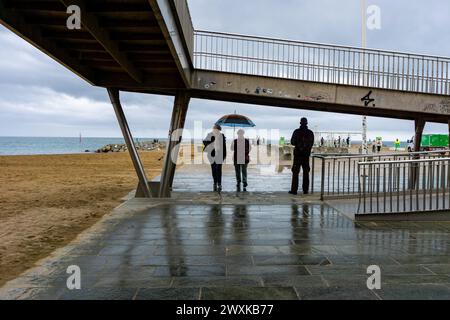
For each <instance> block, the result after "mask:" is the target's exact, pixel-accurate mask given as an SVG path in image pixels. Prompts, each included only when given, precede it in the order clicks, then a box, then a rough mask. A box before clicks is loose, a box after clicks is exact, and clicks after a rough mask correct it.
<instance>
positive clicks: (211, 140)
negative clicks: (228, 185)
mask: <svg viewBox="0 0 450 320" xmlns="http://www.w3.org/2000/svg"><path fill="white" fill-rule="evenodd" d="M221 131H222V127H221V126H219V125H218V124H216V125H214V127H213V131H212V132H210V133H209V134H208V136H207V137H206V139H205V140H204V141H203V145H204V151H205V152H206V153H207V154H208V160H209V163H210V164H211V172H212V177H213V180H214V186H213V190H214V192H219V193H220V192H222V166H223V164H224V163H225V159H226V158H227V147H226V138H225V135H224V134H223V133H222V132H221Z"/></svg>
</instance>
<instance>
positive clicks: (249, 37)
mask: <svg viewBox="0 0 450 320" xmlns="http://www.w3.org/2000/svg"><path fill="white" fill-rule="evenodd" d="M195 34H214V35H218V36H224V37H240V38H247V39H249V40H253V39H258V40H262V41H280V42H288V43H293V44H306V45H311V46H312V47H316V46H323V47H334V48H342V49H355V50H363V51H375V52H379V53H389V54H399V55H401V54H403V55H409V56H418V57H424V58H431V59H450V56H449V57H445V56H436V55H429V54H420V53H413V52H401V51H395V50H382V49H376V48H360V47H352V46H345V45H339V44H328V43H323V42H310V41H299V40H292V39H283V38H270V37H263V36H250V35H243V34H239V33H233V32H227V33H225V32H219V31H207V30H201V29H196V30H195Z"/></svg>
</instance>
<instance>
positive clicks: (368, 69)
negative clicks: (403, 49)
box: [194, 31, 450, 95]
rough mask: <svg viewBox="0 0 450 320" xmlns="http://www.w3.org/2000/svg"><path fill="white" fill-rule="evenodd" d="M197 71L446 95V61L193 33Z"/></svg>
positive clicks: (448, 91) (448, 84) (448, 81)
mask: <svg viewBox="0 0 450 320" xmlns="http://www.w3.org/2000/svg"><path fill="white" fill-rule="evenodd" d="M194 34H195V41H194V42H195V45H194V66H195V68H197V69H202V70H211V71H221V72H230V73H240V74H248V75H257V76H265V77H275V78H285V79H295V80H304V81H315V82H324V83H331V84H341V85H352V86H362V87H370V88H380V89H391V90H402V91H411V92H422V93H433V94H442V95H449V94H450V74H449V71H450V70H449V64H450V58H445V57H435V56H427V55H417V54H410V53H400V52H393V51H383V50H374V49H361V48H353V47H345V46H335V45H326V44H318V43H309V42H299V41H289V40H280V39H270V38H263V37H251V36H244V35H236V34H227V33H219V32H208V31H195V32H194Z"/></svg>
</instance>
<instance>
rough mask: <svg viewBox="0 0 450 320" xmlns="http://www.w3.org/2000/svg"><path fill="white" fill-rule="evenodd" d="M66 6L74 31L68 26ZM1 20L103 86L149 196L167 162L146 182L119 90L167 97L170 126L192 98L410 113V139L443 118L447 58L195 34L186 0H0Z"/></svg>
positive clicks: (168, 170)
mask: <svg viewBox="0 0 450 320" xmlns="http://www.w3.org/2000/svg"><path fill="white" fill-rule="evenodd" d="M73 5H76V6H77V8H79V9H80V11H79V13H80V15H79V16H78V18H80V19H81V29H73V30H72V29H69V28H68V27H67V20H68V18H70V17H73V16H72V15H73V14H74V13H75V14H76V12H75V11H70V10H68V9H70V8H69V7H71V6H73ZM71 8H72V7H71ZM76 17H77V16H76ZM76 17H75V18H76ZM0 22H1V23H2V25H4V26H5V27H6V28H8V29H10V30H11V31H13V32H14V33H16V34H17V35H18V36H20V37H22V38H23V39H25V40H26V41H28V42H29V43H31V44H33V45H34V46H36V47H37V48H39V49H40V50H41V51H43V52H44V53H45V54H47V55H49V56H51V57H52V58H54V59H55V60H57V61H58V62H60V63H61V64H63V65H64V66H66V67H67V68H68V69H70V70H71V71H73V72H74V73H76V74H77V75H79V76H80V77H82V78H83V79H85V80H86V81H88V82H89V83H91V84H92V85H94V86H100V87H104V88H107V89H108V91H109V95H110V98H111V101H112V103H113V106H114V108H115V111H116V115H117V117H118V120H119V124H120V125H121V129H122V132H123V134H124V137H125V140H126V142H127V144H128V149H129V150H130V151H131V156H132V159H133V163H134V166H135V168H136V171H137V173H138V176H139V179H140V189H141V191H142V192H143V193H142V194H143V195H144V196H147V197H150V196H152V195H153V196H155V195H156V196H167V195H168V194H169V190H170V186H171V184H172V180H173V176H174V171H175V165H174V164H173V163H171V161H170V159H169V157H166V162H165V163H166V165H165V168H164V171H163V174H162V178H161V184H160V185H156V186H154V185H153V186H152V185H151V186H150V187H149V186H148V182H147V179H146V177H145V173H144V171H143V168H142V164H141V163H140V160H139V156H138V154H137V152H136V151H135V148H134V146H133V139H132V136H131V131H130V129H129V126H128V124H127V122H126V119H125V115H124V113H123V110H122V106H121V105H120V100H119V91H130V92H141V93H153V94H164V95H172V96H175V97H176V99H175V105H174V109H173V114H172V121H171V132H174V131H175V130H176V129H179V128H183V127H184V122H185V118H186V112H187V109H188V104H189V99H190V98H203V99H213V100H221V101H232V102H242V103H248V104H256V105H267V106H276V107H285V108H295V109H310V110H317V111H328V112H338V113H346V114H357V115H368V116H379V117H388V118H398V119H410V120H415V121H416V141H420V140H421V139H420V137H421V133H422V131H423V127H424V124H425V122H426V121H431V122H439V123H449V115H450V96H449V94H450V83H449V81H450V77H449V64H450V59H449V58H446V57H437V56H428V55H419V54H412V53H401V52H392V51H383V50H373V49H361V48H353V47H345V46H335V45H327V44H318V43H309V42H301V41H291V40H282V39H272V38H264V37H252V36H247V35H238V34H226V33H218V32H210V31H200V30H194V28H193V24H192V21H191V17H190V14H189V8H188V5H187V2H186V0H128V1H117V0H96V1H85V0H45V1H28V0H14V1H11V0H0ZM164 112H165V110H164ZM171 138H173V137H172V136H171ZM171 140H174V141H172V142H171V143H170V144H169V146H168V151H169V152H171V151H172V150H173V148H175V146H176V145H177V143H178V141H179V137H175V138H174V139H171Z"/></svg>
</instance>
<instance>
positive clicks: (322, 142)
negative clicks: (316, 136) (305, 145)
mask: <svg viewBox="0 0 450 320" xmlns="http://www.w3.org/2000/svg"><path fill="white" fill-rule="evenodd" d="M320 146H321V147H324V146H325V139H324V138H323V137H322V138H320Z"/></svg>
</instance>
